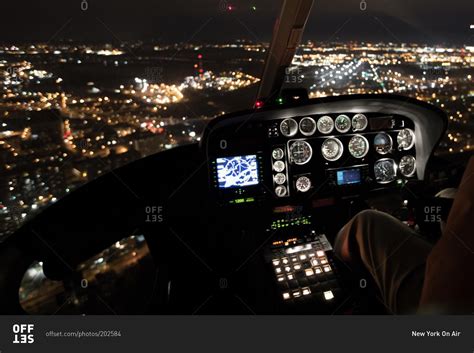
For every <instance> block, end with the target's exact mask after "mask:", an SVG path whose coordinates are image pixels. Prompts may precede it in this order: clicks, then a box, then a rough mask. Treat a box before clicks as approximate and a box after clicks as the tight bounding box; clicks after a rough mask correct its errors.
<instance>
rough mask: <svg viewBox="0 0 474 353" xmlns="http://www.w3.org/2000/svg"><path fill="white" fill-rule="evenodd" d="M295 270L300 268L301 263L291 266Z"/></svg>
mask: <svg viewBox="0 0 474 353" xmlns="http://www.w3.org/2000/svg"><path fill="white" fill-rule="evenodd" d="M293 267H294V269H295V270H300V269H301V265H300V264H296V265H294V266H293Z"/></svg>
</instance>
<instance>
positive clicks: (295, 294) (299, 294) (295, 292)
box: [293, 290, 301, 298]
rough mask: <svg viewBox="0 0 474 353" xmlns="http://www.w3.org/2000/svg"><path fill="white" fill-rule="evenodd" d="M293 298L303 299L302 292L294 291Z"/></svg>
mask: <svg viewBox="0 0 474 353" xmlns="http://www.w3.org/2000/svg"><path fill="white" fill-rule="evenodd" d="M293 297H295V298H299V297H301V292H300V291H299V290H295V291H293Z"/></svg>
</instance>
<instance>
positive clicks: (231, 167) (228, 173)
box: [216, 154, 259, 189]
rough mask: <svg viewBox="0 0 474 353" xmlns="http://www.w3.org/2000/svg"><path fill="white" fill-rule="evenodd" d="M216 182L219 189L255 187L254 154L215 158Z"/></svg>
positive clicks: (255, 162) (255, 157)
mask: <svg viewBox="0 0 474 353" xmlns="http://www.w3.org/2000/svg"><path fill="white" fill-rule="evenodd" d="M216 162H217V181H218V186H219V188H220V189H227V188H239V187H244V186H250V185H257V184H258V183H259V181H258V161H257V156H256V155H255V154H251V155H247V156H235V157H223V158H217V160H216Z"/></svg>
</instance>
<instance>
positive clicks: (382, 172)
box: [374, 155, 416, 184]
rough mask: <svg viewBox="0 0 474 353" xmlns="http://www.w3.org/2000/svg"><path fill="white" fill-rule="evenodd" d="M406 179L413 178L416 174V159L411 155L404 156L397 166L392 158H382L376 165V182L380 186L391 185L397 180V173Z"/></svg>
mask: <svg viewBox="0 0 474 353" xmlns="http://www.w3.org/2000/svg"><path fill="white" fill-rule="evenodd" d="M398 170H399V171H400V173H401V174H402V175H403V176H405V177H411V176H413V175H415V173H416V159H415V157H413V156H411V155H406V156H403V157H402V158H401V159H400V163H399V164H398V165H397V162H395V160H394V159H392V158H382V159H379V160H378V161H376V162H375V164H374V175H375V180H376V181H377V182H378V183H380V184H387V183H391V182H392V181H394V180H395V179H396V178H397V171H398Z"/></svg>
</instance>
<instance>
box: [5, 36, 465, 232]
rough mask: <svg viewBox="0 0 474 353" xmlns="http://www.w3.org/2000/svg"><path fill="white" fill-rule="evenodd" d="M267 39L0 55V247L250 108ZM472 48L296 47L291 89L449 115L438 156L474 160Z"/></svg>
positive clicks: (19, 48)
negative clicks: (406, 103) (392, 100)
mask: <svg viewBox="0 0 474 353" xmlns="http://www.w3.org/2000/svg"><path fill="white" fill-rule="evenodd" d="M267 46H268V45H267V44H266V43H253V42H248V41H236V42H234V43H223V44H167V45H161V44H160V45H158V44H143V43H141V42H139V43H127V44H122V45H120V46H118V47H117V46H112V45H110V44H105V45H97V44H96V45H89V44H76V43H72V42H68V43H62V44H28V45H16V46H12V45H8V46H1V47H0V97H1V98H0V170H1V171H0V173H1V175H2V178H1V182H0V239H1V238H2V236H5V235H8V234H11V233H12V232H13V231H14V230H15V229H17V228H18V227H19V226H20V225H21V224H22V223H23V222H24V221H25V220H26V219H28V217H30V216H32V215H34V214H35V213H36V212H38V211H39V210H41V209H42V208H44V207H46V206H47V205H49V204H51V203H54V202H55V201H57V200H59V199H60V198H61V197H63V196H64V195H66V194H67V193H69V192H71V191H72V190H74V189H75V188H76V187H78V186H80V185H82V184H84V183H86V182H88V181H90V180H92V179H94V178H96V177H98V176H100V175H101V174H104V173H106V172H107V171H110V170H112V169H115V168H118V167H120V166H122V165H124V164H126V163H129V162H131V161H133V160H136V159H139V158H142V157H144V156H147V155H150V154H153V153H157V152H160V151H162V150H165V149H170V148H173V147H175V146H179V145H183V144H188V143H192V142H195V141H199V139H200V135H201V133H202V131H203V128H204V126H205V125H206V123H207V121H208V120H209V119H212V118H213V117H215V116H218V115H222V114H225V113H228V112H232V111H236V110H241V109H247V108H251V107H252V106H253V103H254V102H253V99H254V97H255V94H256V89H257V87H258V82H259V77H260V75H261V72H262V68H263V62H264V60H265V56H266V49H267ZM473 67H474V47H469V46H452V47H444V46H424V45H419V44H408V43H406V44H399V43H398V44H394V43H355V42H350V43H314V42H306V43H304V44H303V45H301V46H300V48H299V50H298V54H297V55H296V56H295V58H294V61H293V65H292V67H290V68H289V69H288V70H287V76H286V77H285V82H286V83H285V85H286V87H287V88H288V87H292V88H296V87H298V88H300V87H304V88H306V89H307V90H308V93H309V96H310V97H311V98H316V97H324V96H330V95H343V94H358V93H395V94H402V95H407V96H410V97H416V98H418V99H420V100H423V101H426V102H429V103H432V104H434V105H436V106H439V107H440V108H442V109H443V110H444V111H446V113H447V114H448V117H449V123H450V124H449V127H448V133H447V135H446V137H445V139H444V140H443V141H442V143H441V145H440V148H439V149H438V151H437V153H438V155H440V156H447V157H449V156H454V155H459V154H460V153H472V150H473V143H474V142H473V140H472V133H473V131H474V129H473V124H474V120H473V118H472V112H473V109H474V84H473V81H472V75H473Z"/></svg>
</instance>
